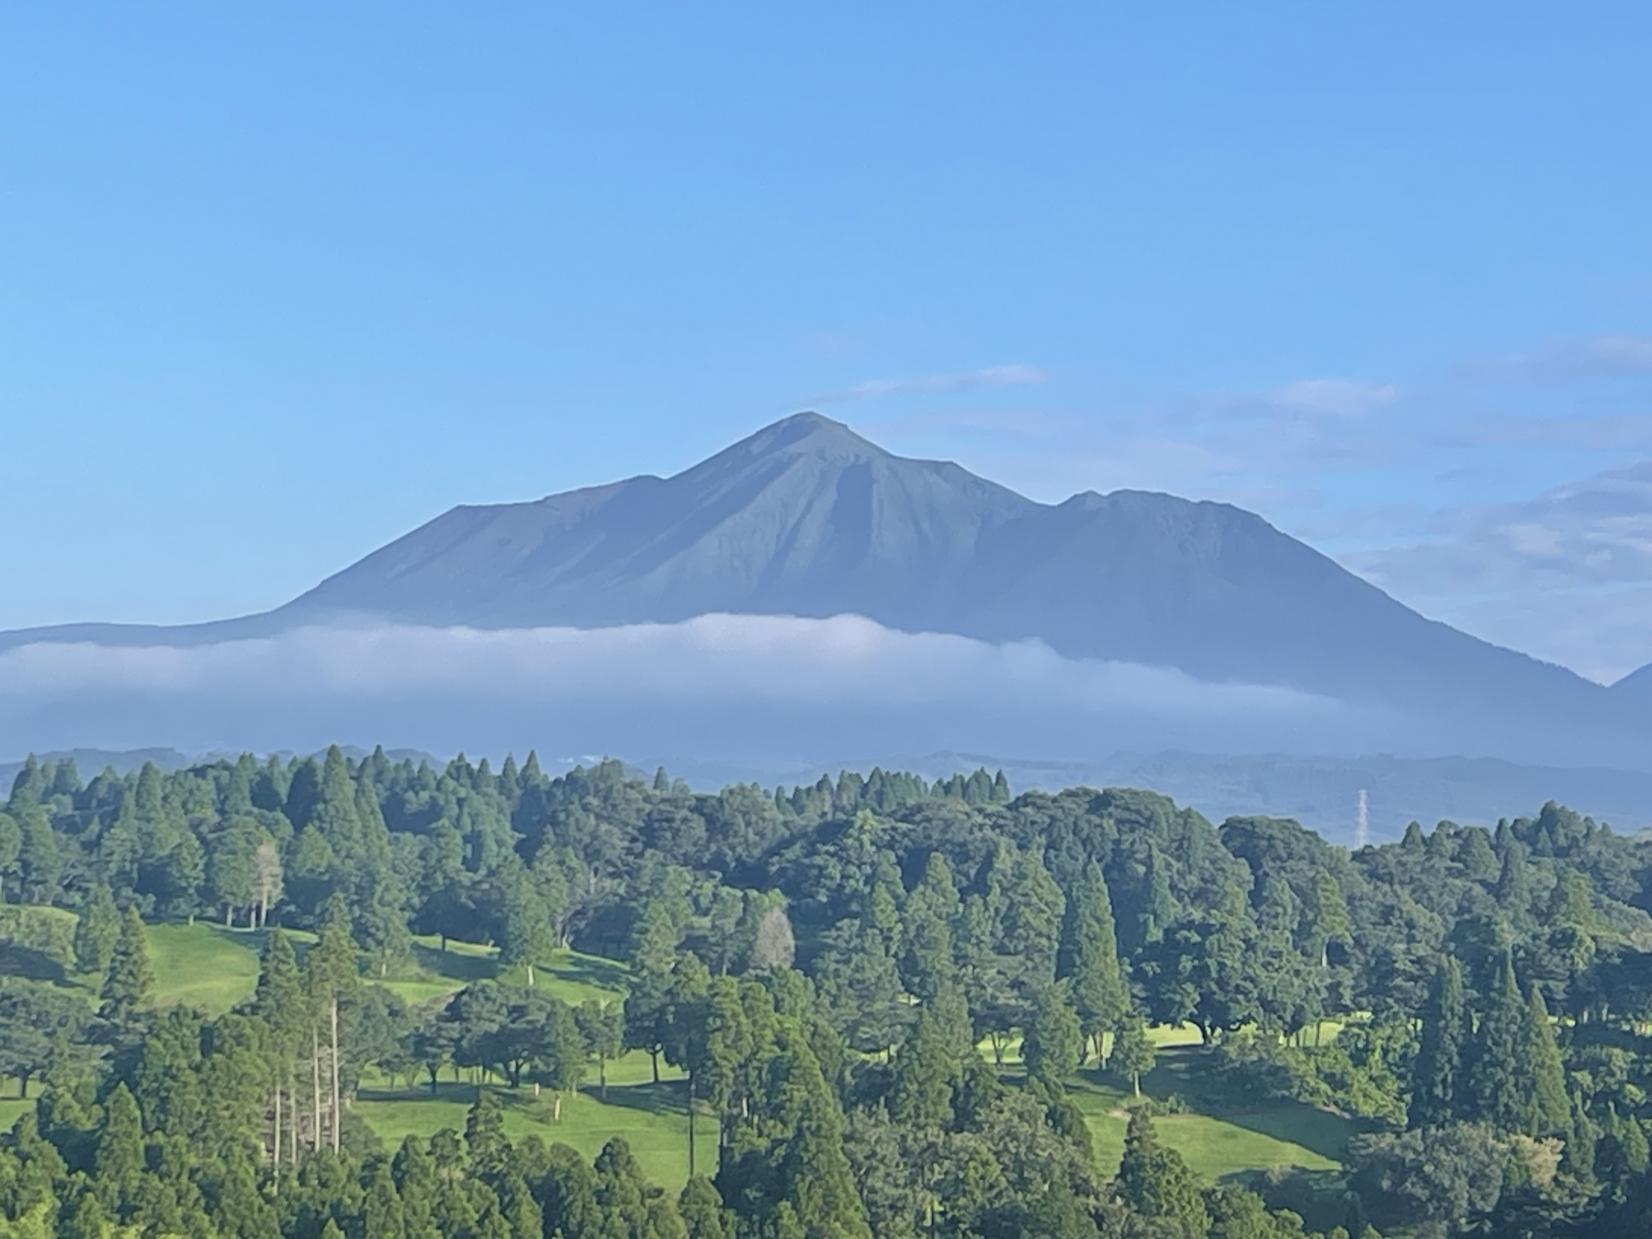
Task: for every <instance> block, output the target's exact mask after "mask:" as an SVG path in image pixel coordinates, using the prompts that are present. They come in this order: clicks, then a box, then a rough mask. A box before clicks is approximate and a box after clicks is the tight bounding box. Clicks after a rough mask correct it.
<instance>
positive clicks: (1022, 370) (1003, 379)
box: [806, 364, 1047, 404]
mask: <svg viewBox="0 0 1652 1239" xmlns="http://www.w3.org/2000/svg"><path fill="white" fill-rule="evenodd" d="M1046 377H1047V376H1046V375H1045V373H1044V372H1043V371H1042V370H1040V369H1039V368H1038V367H1037V366H1029V365H1023V364H1015V365H1007V366H985V367H983V368H981V369H979V370H962V371H958V372H955V373H951V374H925V375H919V376H917V377H915V378H904V379H868V380H867V381H866V382H864V383H856V384H855V385H854V386H853V387H847V388H844V389H843V390H842V391H835V392H825V393H823V394H821V395H816V396H811V397H809V398H808V400H807V401H806V403H809V404H843V403H845V402H847V401H850V400H868V399H874V398H876V397H878V396H906V395H942V396H951V395H958V394H959V393H962V392H971V391H982V390H985V389H988V388H994V387H1028V386H1035V385H1037V384H1039V383H1042V382H1044V380H1045V378H1046Z"/></svg>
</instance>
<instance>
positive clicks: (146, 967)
mask: <svg viewBox="0 0 1652 1239" xmlns="http://www.w3.org/2000/svg"><path fill="white" fill-rule="evenodd" d="M154 988H155V971H154V969H153V968H151V967H150V964H149V944H148V941H147V939H146V938H145V937H144V931H143V921H142V919H141V918H140V917H139V916H138V910H137V909H136V908H133V907H128V908H127V909H126V913H125V915H124V916H123V917H122V918H121V923H120V933H119V935H118V936H117V937H116V939H115V949H114V953H113V955H112V956H111V957H110V960H109V973H108V975H107V976H106V977H105V978H104V980H103V989H102V992H101V998H102V1002H101V1004H100V1005H99V1007H98V1016H99V1017H100V1018H101V1019H104V1020H107V1021H108V1022H109V1023H111V1024H114V1025H116V1026H117V1027H124V1026H125V1025H127V1024H130V1023H131V1022H132V1020H133V1018H134V1017H135V1016H136V1015H137V1013H138V1010H139V1009H140V1008H141V1007H143V1005H144V1004H145V1003H147V1002H148V1001H149V995H150V994H151V993H152V992H153V991H154Z"/></svg>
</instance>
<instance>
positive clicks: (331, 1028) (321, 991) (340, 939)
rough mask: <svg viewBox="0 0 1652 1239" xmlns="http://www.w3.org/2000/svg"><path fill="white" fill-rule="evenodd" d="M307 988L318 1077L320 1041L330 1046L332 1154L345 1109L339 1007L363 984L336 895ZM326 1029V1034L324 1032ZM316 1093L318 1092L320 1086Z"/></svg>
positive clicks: (308, 961)
mask: <svg viewBox="0 0 1652 1239" xmlns="http://www.w3.org/2000/svg"><path fill="white" fill-rule="evenodd" d="M304 971H305V983H306V988H307V989H308V991H309V994H310V1011H311V1015H312V1018H313V1020H314V1021H315V1023H313V1024H312V1026H311V1055H312V1067H313V1068H314V1070H315V1071H316V1073H317V1075H319V1071H320V1047H319V1044H318V1043H319V1042H320V1041H321V1040H322V1039H323V1038H325V1040H326V1041H327V1044H328V1046H329V1055H328V1063H329V1069H328V1077H329V1086H328V1095H329V1097H330V1099H331V1105H330V1108H329V1111H328V1113H329V1114H330V1115H331V1119H332V1121H331V1133H332V1146H333V1152H334V1153H337V1152H338V1149H339V1139H340V1126H341V1120H342V1119H343V1109H342V1106H341V1104H340V1103H341V1098H340V1095H339V1045H340V1039H339V1007H340V1004H341V1002H342V1001H343V1000H344V999H345V998H347V997H349V996H350V995H351V994H353V993H354V992H355V989H356V986H357V985H358V984H359V982H360V971H359V969H358V968H357V964H356V943H355V939H354V938H352V937H351V936H350V914H349V912H348V911H347V910H346V908H345V905H344V900H343V898H342V897H341V896H339V895H336V894H335V895H334V896H333V897H332V898H331V899H330V900H328V901H327V911H326V919H325V920H324V921H323V922H322V926H321V933H320V934H319V935H318V936H317V938H316V944H315V946H314V947H313V948H311V950H310V953H309V954H308V955H307V956H305V958H304ZM323 1030H324V1031H323ZM317 1091H318V1092H319V1086H318V1089H317ZM315 1118H316V1128H315V1135H316V1136H317V1138H319V1136H320V1131H321V1116H320V1115H319V1114H317V1115H316V1116H315Z"/></svg>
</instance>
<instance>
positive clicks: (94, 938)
mask: <svg viewBox="0 0 1652 1239" xmlns="http://www.w3.org/2000/svg"><path fill="white" fill-rule="evenodd" d="M119 938H120V912H119V911H118V910H116V908H115V900H114V897H113V896H112V895H111V894H110V893H109V887H108V884H107V883H104V882H98V883H97V884H96V885H95V886H93V887H92V890H91V893H90V894H89V895H88V896H87V898H86V903H85V904H84V905H83V906H82V907H81V909H80V919H79V920H78V921H76V922H75V968H76V969H77V970H79V971H81V972H96V973H101V972H102V971H103V970H104V969H105V968H107V967H109V961H110V958H111V957H112V956H113V955H114V952H115V943H116V941H117V940H118V939H119Z"/></svg>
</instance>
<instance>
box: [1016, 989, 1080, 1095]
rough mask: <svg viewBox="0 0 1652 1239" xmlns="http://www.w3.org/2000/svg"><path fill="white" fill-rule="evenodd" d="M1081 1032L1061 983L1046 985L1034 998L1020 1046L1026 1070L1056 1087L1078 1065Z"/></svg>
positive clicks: (1076, 1017) (1058, 1086)
mask: <svg viewBox="0 0 1652 1239" xmlns="http://www.w3.org/2000/svg"><path fill="white" fill-rule="evenodd" d="M1083 1039H1084V1034H1083V1030H1082V1029H1081V1028H1080V1027H1079V1022H1078V1015H1077V1014H1076V1013H1075V1012H1074V1011H1073V1008H1072V1004H1071V1002H1070V1001H1069V1000H1068V996H1067V991H1066V988H1065V987H1064V986H1057V985H1047V986H1045V987H1044V988H1043V989H1042V990H1041V991H1040V992H1039V995H1038V997H1037V998H1036V999H1034V1000H1033V1007H1032V1018H1031V1019H1030V1020H1029V1021H1028V1023H1027V1028H1026V1032H1025V1037H1024V1040H1023V1042H1022V1046H1021V1054H1022V1057H1023V1058H1024V1059H1025V1060H1026V1063H1027V1073H1028V1074H1029V1075H1031V1076H1032V1077H1034V1078H1035V1079H1038V1080H1041V1081H1043V1082H1044V1083H1045V1084H1048V1085H1051V1086H1052V1087H1055V1088H1060V1087H1061V1085H1062V1082H1063V1081H1064V1080H1066V1078H1067V1077H1068V1076H1069V1075H1071V1074H1072V1073H1073V1071H1074V1070H1075V1069H1076V1068H1077V1067H1078V1062H1079V1055H1080V1052H1081V1050H1082V1048H1083Z"/></svg>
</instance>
